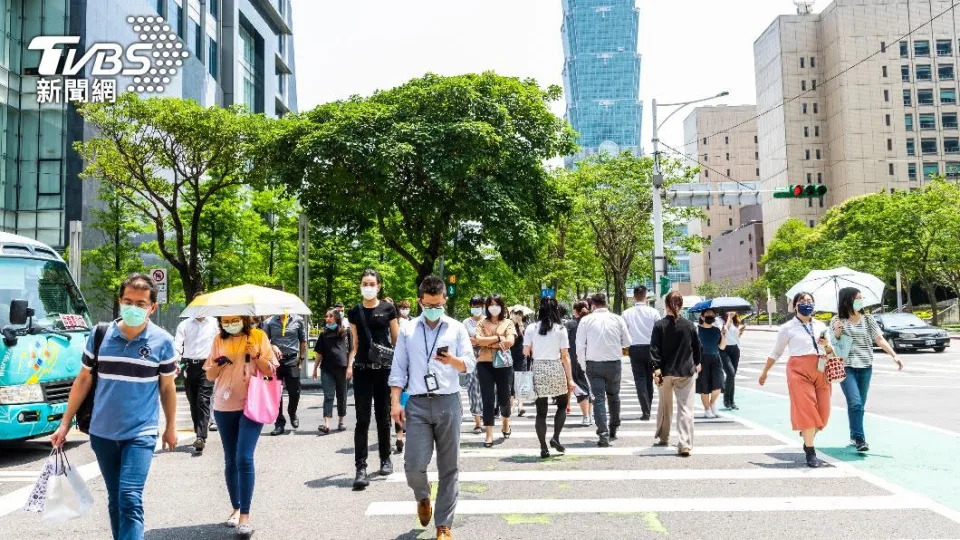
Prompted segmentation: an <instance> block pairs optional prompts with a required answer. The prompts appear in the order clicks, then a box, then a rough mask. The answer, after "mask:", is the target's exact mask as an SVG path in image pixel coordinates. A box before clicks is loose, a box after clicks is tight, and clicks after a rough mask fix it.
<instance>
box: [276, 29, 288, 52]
mask: <svg viewBox="0 0 960 540" xmlns="http://www.w3.org/2000/svg"><path fill="white" fill-rule="evenodd" d="M277 50H278V51H280V56H284V54H285V53H286V52H287V36H286V35H284V34H277Z"/></svg>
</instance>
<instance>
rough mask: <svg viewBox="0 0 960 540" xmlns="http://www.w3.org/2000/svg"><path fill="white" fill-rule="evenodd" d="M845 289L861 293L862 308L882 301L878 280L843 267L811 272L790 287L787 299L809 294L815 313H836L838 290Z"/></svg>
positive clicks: (881, 287)
mask: <svg viewBox="0 0 960 540" xmlns="http://www.w3.org/2000/svg"><path fill="white" fill-rule="evenodd" d="M845 287H856V288H857V289H859V290H860V292H861V293H863V305H864V306H875V305H877V304H880V303H881V301H882V298H883V289H884V284H883V281H882V280H881V279H880V278H878V277H876V276H874V275H871V274H867V273H865V272H857V271H856V270H851V269H849V268H846V267H843V266H841V267H840V268H834V269H832V270H812V271H811V272H810V273H809V274H807V277H805V278H803V279H802V280H800V282H799V283H797V284H796V285H794V286H793V287H790V290H789V291H787V298H789V299H790V300H793V297H794V295H796V294H797V293H801V292H806V293H810V294H812V295H813V302H814V304H815V305H816V308H817V311H823V312H828V313H836V312H837V304H838V303H839V296H840V289H843V288H845Z"/></svg>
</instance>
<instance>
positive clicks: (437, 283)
mask: <svg viewBox="0 0 960 540" xmlns="http://www.w3.org/2000/svg"><path fill="white" fill-rule="evenodd" d="M418 293H419V294H418V297H419V301H420V307H421V308H422V309H423V314H422V315H421V316H420V317H417V318H416V319H414V320H413V321H411V322H410V323H409V324H405V325H403V326H402V327H401V328H400V332H399V334H398V336H397V346H396V349H395V350H394V353H393V365H392V366H391V368H390V378H389V384H390V392H391V399H392V405H391V410H390V415H391V416H392V417H393V421H394V422H397V423H399V424H401V425H404V427H405V429H406V431H407V444H406V448H405V453H404V466H403V469H404V471H405V472H406V475H407V485H409V486H410V488H411V489H412V490H413V494H414V497H415V498H416V500H417V517H418V518H419V519H420V524H421V525H423V526H427V524H428V523H430V518H431V517H432V516H433V508H432V507H431V505H430V482H429V481H428V480H427V468H428V467H429V466H430V461H431V459H432V457H433V453H434V449H436V454H437V475H438V477H439V479H438V480H439V482H438V483H439V485H438V489H437V512H436V519H434V524H435V525H436V526H437V539H438V540H449V539H450V538H452V536H451V532H450V527H451V526H452V525H453V517H454V512H455V510H456V507H457V497H458V494H459V489H460V488H459V482H458V476H459V468H458V463H459V459H460V422H461V419H462V418H463V407H462V406H461V404H460V374H461V373H470V372H472V371H473V370H474V369H475V368H476V365H477V361H476V359H475V358H474V356H473V345H471V344H470V336H469V335H468V334H467V329H466V328H465V327H464V326H463V324H462V323H460V322H458V321H456V320H454V319H452V318H450V317H447V316H446V315H444V314H443V313H444V309H445V306H446V304H447V293H446V286H445V285H444V283H443V280H442V279H440V278H439V277H437V276H427V277H426V278H424V280H423V282H421V283H420V288H419V291H418ZM404 389H406V392H407V393H408V394H409V395H410V399H409V400H408V401H407V404H406V407H405V408H404V407H402V406H401V405H400V394H401V393H402V392H403V391H404Z"/></svg>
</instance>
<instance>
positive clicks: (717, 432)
mask: <svg viewBox="0 0 960 540" xmlns="http://www.w3.org/2000/svg"><path fill="white" fill-rule="evenodd" d="M510 424H511V425H512V424H513V422H510ZM463 434H464V435H473V434H474V433H473V432H472V431H468V432H464V433H463ZM578 435H583V436H585V437H587V438H590V439H595V438H596V435H595V434H594V432H593V430H590V431H586V430H577V429H568V428H567V427H564V431H563V434H562V435H561V437H562V439H563V440H565V441H570V440H576V439H577V436H578ZM654 435H655V432H654V431H652V430H651V431H626V430H623V431H617V437H619V438H621V439H622V438H624V437H649V438H650V439H652V438H653V437H654ZM694 435H695V436H696V437H725V436H730V437H751V436H752V437H766V436H767V434H766V433H763V432H760V431H757V430H755V429H703V430H698V431H697V432H696V433H695V434H694ZM477 437H483V434H482V433H481V434H479V435H477ZM510 438H511V439H536V438H537V434H536V433H534V432H532V431H523V432H519V431H518V432H516V433H513V434H511V435H510ZM460 440H461V441H462V440H463V438H462V437H461V439H460Z"/></svg>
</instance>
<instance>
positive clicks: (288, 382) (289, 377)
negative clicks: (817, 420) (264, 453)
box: [276, 359, 300, 427]
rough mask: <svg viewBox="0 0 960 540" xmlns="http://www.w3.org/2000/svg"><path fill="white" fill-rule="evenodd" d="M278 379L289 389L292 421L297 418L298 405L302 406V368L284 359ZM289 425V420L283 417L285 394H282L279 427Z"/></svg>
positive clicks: (289, 406) (288, 407) (289, 408)
mask: <svg viewBox="0 0 960 540" xmlns="http://www.w3.org/2000/svg"><path fill="white" fill-rule="evenodd" d="M277 377H278V378H279V379H280V380H281V381H282V382H283V387H284V388H286V389H287V396H289V398H290V401H289V402H288V403H287V412H288V413H290V419H291V420H293V419H294V418H296V417H297V405H299V404H300V368H299V367H298V366H297V364H296V363H292V364H291V363H289V362H288V361H287V359H284V360H283V361H281V363H280V367H278V368H277ZM285 425H287V419H286V418H284V417H283V394H280V414H279V415H277V423H276V426H277V427H284V426H285Z"/></svg>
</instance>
